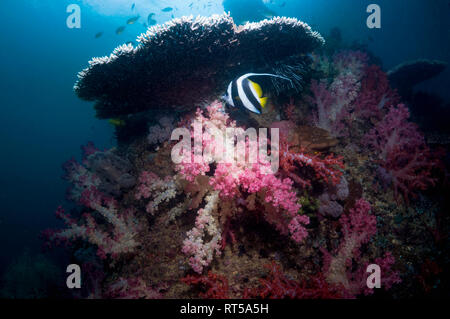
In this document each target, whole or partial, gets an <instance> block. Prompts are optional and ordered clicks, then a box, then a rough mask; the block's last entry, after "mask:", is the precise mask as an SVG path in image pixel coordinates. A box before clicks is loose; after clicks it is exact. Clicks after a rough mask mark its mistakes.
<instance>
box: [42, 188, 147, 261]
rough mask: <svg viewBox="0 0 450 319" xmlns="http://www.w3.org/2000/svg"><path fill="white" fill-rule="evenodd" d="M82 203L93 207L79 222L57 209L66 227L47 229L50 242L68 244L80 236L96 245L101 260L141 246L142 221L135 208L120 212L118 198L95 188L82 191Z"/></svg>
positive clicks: (45, 234) (86, 206) (89, 207)
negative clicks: (138, 237)
mask: <svg viewBox="0 0 450 319" xmlns="http://www.w3.org/2000/svg"><path fill="white" fill-rule="evenodd" d="M80 203H81V204H82V205H83V206H84V207H85V208H86V209H88V210H90V211H89V212H86V213H84V214H83V216H82V219H81V220H80V221H77V220H75V219H73V218H72V217H71V216H70V215H68V214H65V212H64V209H63V208H62V207H59V208H58V209H57V211H56V216H57V217H58V218H61V219H62V220H64V222H65V224H66V226H67V228H66V229H63V230H59V231H53V230H46V231H44V236H46V237H47V239H48V240H49V242H55V243H56V244H58V243H61V242H66V243H68V241H69V240H74V239H78V238H79V239H83V240H86V241H88V242H89V243H91V244H93V245H96V246H97V255H98V256H99V257H101V258H102V259H104V258H106V257H107V254H109V255H111V257H113V258H115V257H117V256H118V255H119V254H122V253H129V252H133V251H134V249H135V248H136V247H137V246H138V245H139V242H138V241H137V240H136V235H137V234H138V232H139V224H138V222H137V220H136V219H135V218H134V216H133V214H132V211H125V212H123V213H119V211H118V207H117V203H116V201H115V200H114V199H112V198H110V197H106V196H104V195H103V194H101V193H100V192H99V191H98V190H97V189H95V188H94V187H91V188H90V189H87V190H85V191H84V192H83V194H82V196H81V199H80ZM91 211H95V212H96V213H97V214H99V215H100V216H101V217H102V218H103V219H104V220H106V221H107V222H108V224H109V227H108V228H107V230H105V229H104V227H100V226H99V224H98V222H97V220H96V218H95V217H94V216H95V215H94V214H92V212H91Z"/></svg>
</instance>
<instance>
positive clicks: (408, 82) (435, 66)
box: [387, 60, 447, 100]
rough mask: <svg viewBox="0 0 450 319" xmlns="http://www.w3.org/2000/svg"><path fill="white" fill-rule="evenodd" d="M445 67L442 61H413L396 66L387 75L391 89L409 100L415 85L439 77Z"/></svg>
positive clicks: (445, 64)
mask: <svg viewBox="0 0 450 319" xmlns="http://www.w3.org/2000/svg"><path fill="white" fill-rule="evenodd" d="M446 67H447V63H445V62H442V61H430V60H415V61H409V62H405V63H402V64H400V65H397V66H396V67H395V68H393V69H391V70H389V72H388V73H387V74H388V78H389V82H390V84H391V85H392V87H394V88H395V89H397V90H398V92H399V94H400V95H401V96H402V97H403V98H404V99H406V100H409V97H410V95H411V90H412V88H413V87H414V86H415V85H417V84H419V83H421V82H423V81H426V80H429V79H431V78H433V77H435V76H437V75H439V74H440V73H441V72H442V71H444V70H445V68H446Z"/></svg>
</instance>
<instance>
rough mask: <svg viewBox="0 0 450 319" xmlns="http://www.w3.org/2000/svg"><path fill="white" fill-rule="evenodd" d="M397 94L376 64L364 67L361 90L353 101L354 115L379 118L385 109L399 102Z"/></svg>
mask: <svg viewBox="0 0 450 319" xmlns="http://www.w3.org/2000/svg"><path fill="white" fill-rule="evenodd" d="M399 100H400V98H399V96H398V95H397V93H396V92H395V91H394V90H393V89H391V87H390V86H389V80H388V77H387V74H386V73H385V72H383V71H382V70H381V68H380V67H379V66H377V65H371V66H369V67H367V68H366V70H365V74H364V77H363V79H362V81H361V91H360V92H359V95H358V97H357V99H356V101H355V115H356V117H358V118H371V117H373V118H375V119H378V120H380V119H381V118H382V117H383V115H384V113H385V110H386V109H389V108H390V107H391V106H393V105H397V104H398V103H399Z"/></svg>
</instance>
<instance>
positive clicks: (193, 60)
mask: <svg viewBox="0 0 450 319" xmlns="http://www.w3.org/2000/svg"><path fill="white" fill-rule="evenodd" d="M138 42H139V43H140V44H139V45H138V46H137V47H133V46H131V45H128V46H127V45H123V46H120V47H118V48H117V49H115V50H114V52H113V53H112V54H111V55H110V56H109V57H103V58H94V59H92V60H91V61H90V62H89V67H88V68H87V69H85V70H83V71H82V72H80V73H79V81H78V82H77V83H76V84H75V87H74V89H75V92H76V93H77V95H78V96H79V97H80V98H82V99H84V100H88V101H95V102H96V104H95V109H96V111H97V116H98V117H99V118H111V117H116V116H119V115H125V114H131V113H137V112H140V111H144V110H148V109H157V108H171V107H178V108H182V107H186V106H187V107H188V108H190V107H193V106H194V105H195V104H197V103H199V102H201V101H204V100H205V99H208V98H209V97H211V96H212V95H214V94H217V95H218V94H221V93H223V92H224V91H225V89H226V86H227V84H228V82H229V81H231V80H232V79H233V78H235V77H236V76H238V75H240V74H242V73H247V72H270V71H272V70H273V66H274V65H275V63H277V62H278V61H280V60H282V59H284V58H287V57H290V56H293V55H298V56H300V55H302V54H306V53H308V52H311V51H313V50H314V49H316V48H318V47H320V46H322V45H323V43H324V40H323V38H322V37H321V36H320V34H318V33H317V32H314V31H312V30H311V28H310V27H309V26H308V25H307V24H305V23H303V22H301V21H298V20H297V19H294V18H273V19H271V20H264V21H261V22H258V23H249V24H246V25H245V26H239V27H238V26H236V25H235V24H234V22H233V19H232V18H231V17H230V16H229V15H226V14H224V15H220V16H219V15H215V16H211V17H210V18H204V17H198V18H192V17H183V18H181V19H174V20H172V21H169V22H168V23H166V24H164V25H158V26H154V27H152V28H150V29H149V30H148V31H147V33H145V34H142V35H141V36H140V37H139V38H138Z"/></svg>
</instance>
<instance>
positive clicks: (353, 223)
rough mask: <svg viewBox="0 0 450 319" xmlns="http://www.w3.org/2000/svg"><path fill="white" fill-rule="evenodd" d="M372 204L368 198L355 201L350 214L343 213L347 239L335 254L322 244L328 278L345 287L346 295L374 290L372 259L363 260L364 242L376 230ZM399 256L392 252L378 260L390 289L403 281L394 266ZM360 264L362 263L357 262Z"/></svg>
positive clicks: (344, 292) (376, 261)
mask: <svg viewBox="0 0 450 319" xmlns="http://www.w3.org/2000/svg"><path fill="white" fill-rule="evenodd" d="M370 210H371V206H370V204H369V203H368V202H367V201H365V200H364V199H360V200H358V201H357V202H356V203H355V207H354V208H352V209H350V212H349V213H348V214H346V215H342V217H341V218H340V223H341V225H342V233H343V239H342V242H341V244H340V246H339V248H338V249H337V252H336V254H335V255H332V254H331V253H329V252H328V251H327V250H326V249H324V248H322V249H321V251H322V253H323V254H324V258H323V259H324V264H323V273H324V275H325V278H326V280H327V282H328V283H329V284H330V285H333V286H335V287H340V288H341V289H342V294H343V296H344V297H348V298H350V297H355V296H357V295H360V294H362V293H364V294H366V295H368V294H371V293H373V290H372V289H369V288H368V287H367V283H366V280H367V277H368V274H367V272H366V269H367V266H368V265H369V263H368V262H367V261H362V256H361V252H360V249H361V246H362V245H363V244H366V243H367V242H368V241H369V240H370V239H371V238H372V237H373V236H374V235H375V233H376V231H377V228H376V217H375V216H374V215H371V214H370V213H369V212H370ZM394 263H395V259H394V257H393V256H392V254H390V253H389V252H387V253H386V255H385V257H384V258H377V259H376V260H375V264H377V265H378V266H380V268H381V273H382V285H383V288H385V289H389V288H390V287H391V286H392V285H393V284H394V283H398V282H400V278H399V276H398V273H397V272H395V271H393V270H392V266H393V264H394ZM358 264H360V266H359V267H355V265H358Z"/></svg>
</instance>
